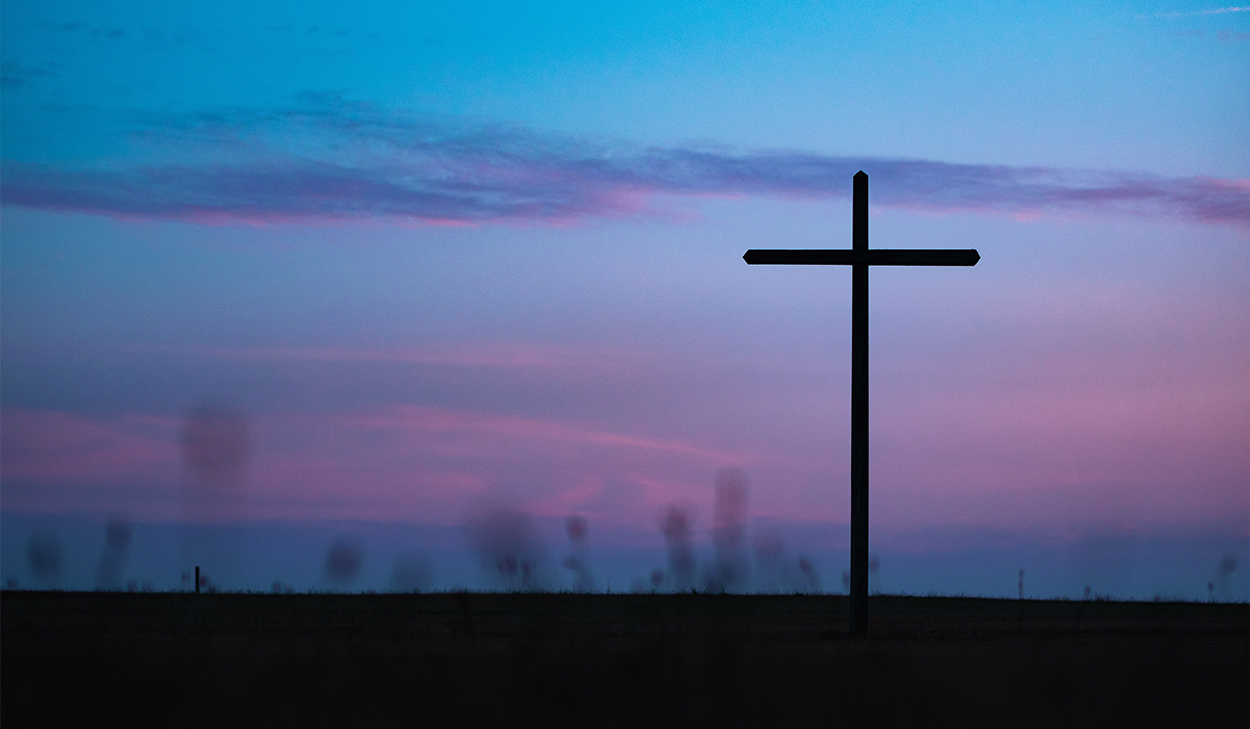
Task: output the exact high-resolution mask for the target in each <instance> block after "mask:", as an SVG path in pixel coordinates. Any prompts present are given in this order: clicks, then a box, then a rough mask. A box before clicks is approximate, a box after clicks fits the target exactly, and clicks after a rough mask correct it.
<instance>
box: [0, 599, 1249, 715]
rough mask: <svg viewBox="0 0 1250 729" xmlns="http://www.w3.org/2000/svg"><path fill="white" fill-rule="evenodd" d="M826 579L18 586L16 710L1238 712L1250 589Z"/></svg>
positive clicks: (12, 621)
mask: <svg viewBox="0 0 1250 729" xmlns="http://www.w3.org/2000/svg"><path fill="white" fill-rule="evenodd" d="M846 608H847V605H846V598H845V597H831V596H816V595H795V596H774V595H703V594H698V595H695V594H690V595H602V594H599V595H576V594H551V593H547V594H479V593H438V594H426V595H249V594H213V595H208V594H204V595H193V594H182V593H150V594H144V593H40V592H18V591H9V592H5V593H3V595H2V596H0V647H2V650H3V663H2V665H0V712H2V714H0V719H2V720H3V722H4V724H5V726H6V727H18V726H28V725H36V724H57V723H62V722H63V721H66V720H82V719H97V720H98V719H100V718H104V717H107V716H120V717H123V718H129V719H134V720H142V719H145V718H146V719H156V720H160V721H162V723H172V722H177V723H179V724H192V725H197V724H198V725H207V724H216V725H218V726H220V725H222V724H223V722H227V723H230V724H233V723H237V722H240V721H244V722H247V723H249V724H250V723H259V722H267V723H278V724H281V725H293V724H297V723H298V724H312V725H356V726H361V725H365V724H367V723H374V724H384V725H393V724H401V723H402V724H406V725H425V724H431V723H437V724H445V723H455V724H465V725H481V724H488V723H491V724H502V725H518V724H521V723H522V722H525V723H531V722H533V721H542V722H547V723H549V724H550V723H552V722H555V723H560V724H564V723H576V724H577V725H582V726H640V725H646V726H653V725H662V726H673V725H679V724H684V725H700V726H702V725H718V726H746V725H755V726H759V725H774V726H795V725H800V726H803V725H817V724H819V725H823V726H882V725H898V724H912V723H924V724H931V723H933V722H934V721H935V720H942V719H947V720H954V721H956V722H958V724H960V725H964V726H968V725H972V726H1095V725H1097V726H1118V725H1137V726H1161V725H1169V724H1170V725H1177V726H1201V727H1213V726H1238V727H1245V726H1247V725H1248V723H1250V607H1248V606H1247V605H1245V604H1201V603H1135V602H1128V603H1122V602H1096V601H1085V602H1078V601H1041V600H1023V601H1016V600H988V599H975V598H932V597H873V598H871V599H870V602H869V609H870V616H871V617H870V635H869V636H868V637H867V638H866V639H862V640H851V639H849V638H848V637H847V635H846Z"/></svg>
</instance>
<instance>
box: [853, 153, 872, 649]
mask: <svg viewBox="0 0 1250 729" xmlns="http://www.w3.org/2000/svg"><path fill="white" fill-rule="evenodd" d="M851 206H852V220H851V249H852V251H853V255H854V263H852V264H851V626H850V627H851V635H855V636H863V635H864V634H865V633H867V631H868V175H866V174H864V172H863V170H860V171H859V172H858V173H856V175H855V178H854V197H853V198H852V203H851Z"/></svg>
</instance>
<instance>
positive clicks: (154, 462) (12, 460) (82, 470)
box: [0, 408, 178, 483]
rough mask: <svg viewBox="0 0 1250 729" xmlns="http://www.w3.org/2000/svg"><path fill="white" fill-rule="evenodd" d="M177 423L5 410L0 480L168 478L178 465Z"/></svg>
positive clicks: (1, 425) (134, 417) (0, 430)
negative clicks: (0, 476) (0, 477)
mask: <svg viewBox="0 0 1250 729" xmlns="http://www.w3.org/2000/svg"><path fill="white" fill-rule="evenodd" d="M176 428H177V422H176V421H175V420H173V419H171V418H159V417H151V416H142V415H133V414H129V415H122V416H116V417H105V418H96V419H92V418H88V417H85V416H83V415H79V414H76V413H68V412H60V411H49V410H21V409H13V408H6V409H4V411H3V416H2V417H0V433H2V436H0V437H2V440H0V443H2V446H0V452H2V453H3V459H0V474H2V475H3V478H4V479H6V480H8V479H23V480H30V481H52V480H57V481H87V482H99V483H117V482H122V481H128V480H133V479H136V478H140V479H159V478H162V477H163V478H166V479H167V478H168V477H169V475H170V474H171V473H173V472H174V469H176V468H177V465H178V450H177V446H176V441H175V438H176V435H175V433H176Z"/></svg>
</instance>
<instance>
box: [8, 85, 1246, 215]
mask: <svg viewBox="0 0 1250 729" xmlns="http://www.w3.org/2000/svg"><path fill="white" fill-rule="evenodd" d="M140 122H141V125H142V129H143V134H142V136H141V138H142V139H146V140H147V141H148V142H149V143H150V145H151V147H152V149H153V150H154V154H153V155H152V157H151V159H149V160H148V161H145V162H143V163H137V162H133V161H123V162H121V163H119V164H111V165H97V166H93V167H92V166H85V165H84V166H80V167H69V166H52V165H37V164H31V163H26V162H19V161H6V162H5V164H4V166H3V168H2V169H0V196H2V200H3V203H4V204H6V205H15V206H20V207H28V208H37V209H45V210H58V211H73V212H83V213H89V214H99V215H110V216H116V217H123V218H138V219H173V220H190V221H200V222H223V223H230V222H257V223H270V222H321V221H336V220H341V221H351V220H362V219H376V220H387V221H398V222H418V223H435V224H439V223H441V224H468V225H477V224H498V223H505V224H508V223H512V224H516V223H521V224H557V225H558V224H564V223H569V222H575V221H579V220H584V219H587V218H596V217H619V216H628V215H645V214H652V213H654V212H655V211H654V209H653V208H651V207H650V202H651V201H652V200H653V199H654V198H656V197H659V196H679V197H680V196H730V197H736V196H745V195H758V196H776V197H788V198H808V199H827V198H838V197H845V196H847V195H848V194H849V192H850V184H849V180H850V177H851V175H853V174H854V173H855V172H856V171H857V170H860V169H863V170H866V171H867V172H868V173H869V174H870V175H872V177H873V203H874V205H883V206H886V207H893V208H904V209H911V210H923V211H931V212H958V211H974V212H983V213H990V214H1007V215H1018V216H1037V215H1084V214H1091V213H1101V214H1134V215H1150V216H1158V217H1163V218H1172V219H1177V220H1187V221H1196V222H1201V223H1211V224H1225V225H1234V226H1237V227H1243V228H1244V227H1250V180H1244V179H1235V180H1227V179H1218V178H1210V177H1185V178H1170V177H1162V176H1158V175H1148V174H1137V173H1127V172H1118V171H1082V170H1064V169H1052V168H1043V167H1008V166H995V165H968V164H951V163H946V162H933V161H925V160H902V159H888V158H875V157H837V156H830V155H820V154H812V153H804V152H792V151H756V152H737V151H732V150H727V149H718V148H711V147H695V146H685V147H681V146H678V147H630V146H626V145H622V144H610V143H604V142H595V141H592V140H586V139H577V138H572V137H567V136H560V135H555V134H540V133H537V132H533V131H529V130H525V129H520V128H516V127H510V126H483V127H477V128H470V127H466V126H465V125H464V124H461V123H456V122H446V121H443V122H438V121H435V122H431V121H425V120H420V119H413V118H409V117H401V116H395V115H385V114H382V113H379V112H377V111H376V110H373V109H370V108H368V107H361V106H350V105H346V104H341V103H329V104H326V103H320V104H317V105H314V106H312V107H310V108H309V109H305V110H295V111H279V112H261V111H256V110H227V111H223V112H218V113H213V114H199V115H191V116H165V117H160V116H152V115H149V116H147V117H144V118H143V119H141V120H140Z"/></svg>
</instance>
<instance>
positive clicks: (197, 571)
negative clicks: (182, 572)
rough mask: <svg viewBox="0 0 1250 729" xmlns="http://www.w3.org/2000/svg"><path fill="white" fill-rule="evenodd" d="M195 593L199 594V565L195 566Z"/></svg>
mask: <svg viewBox="0 0 1250 729" xmlns="http://www.w3.org/2000/svg"><path fill="white" fill-rule="evenodd" d="M195 594H197V595H198V594H200V566H199V565H198V564H197V565H196V566H195Z"/></svg>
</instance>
